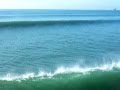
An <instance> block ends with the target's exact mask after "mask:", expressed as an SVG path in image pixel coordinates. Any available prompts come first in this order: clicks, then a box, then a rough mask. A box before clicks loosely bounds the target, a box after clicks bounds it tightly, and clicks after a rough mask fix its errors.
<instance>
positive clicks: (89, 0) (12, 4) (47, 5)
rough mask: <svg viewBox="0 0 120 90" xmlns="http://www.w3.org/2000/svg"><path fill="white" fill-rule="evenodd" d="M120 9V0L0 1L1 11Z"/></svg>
mask: <svg viewBox="0 0 120 90" xmlns="http://www.w3.org/2000/svg"><path fill="white" fill-rule="evenodd" d="M113 8H118V9H120V0H0V9H113Z"/></svg>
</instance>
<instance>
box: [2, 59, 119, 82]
mask: <svg viewBox="0 0 120 90" xmlns="http://www.w3.org/2000/svg"><path fill="white" fill-rule="evenodd" d="M114 69H116V70H119V69H120V61H118V62H112V63H108V64H103V65H99V66H93V67H80V66H79V65H74V66H71V67H64V66H63V67H59V68H57V69H56V70H55V71H54V72H46V71H40V72H39V73H37V74H36V73H34V72H31V73H25V74H22V75H15V74H12V73H8V74H7V75H4V76H1V77H0V80H6V81H13V80H18V81H19V80H26V79H29V78H41V79H45V78H54V77H55V76H57V75H62V74H63V75H64V74H71V73H74V74H80V75H84V74H88V73H93V72H96V71H102V72H103V71H112V70H114Z"/></svg>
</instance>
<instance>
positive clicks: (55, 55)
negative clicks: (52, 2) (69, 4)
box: [0, 9, 120, 90]
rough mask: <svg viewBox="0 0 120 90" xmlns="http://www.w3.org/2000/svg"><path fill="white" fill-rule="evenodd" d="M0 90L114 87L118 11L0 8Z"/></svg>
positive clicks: (119, 86)
mask: <svg viewBox="0 0 120 90" xmlns="http://www.w3.org/2000/svg"><path fill="white" fill-rule="evenodd" d="M0 90H120V11H119V10H99V11H97V10H39V9H38V10H0Z"/></svg>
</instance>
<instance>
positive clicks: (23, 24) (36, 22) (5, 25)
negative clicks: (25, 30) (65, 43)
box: [0, 20, 120, 27]
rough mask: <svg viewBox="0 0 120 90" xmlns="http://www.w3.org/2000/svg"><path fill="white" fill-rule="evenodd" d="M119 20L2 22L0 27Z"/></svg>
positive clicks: (112, 21) (94, 22) (111, 21)
mask: <svg viewBox="0 0 120 90" xmlns="http://www.w3.org/2000/svg"><path fill="white" fill-rule="evenodd" d="M115 22H120V20H48V21H4V22H0V27H18V26H19V27H21V26H22V27H24V26H35V25H56V24H96V23H115Z"/></svg>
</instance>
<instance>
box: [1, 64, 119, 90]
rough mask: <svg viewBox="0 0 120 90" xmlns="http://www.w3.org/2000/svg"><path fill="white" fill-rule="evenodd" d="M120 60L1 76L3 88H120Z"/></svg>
mask: <svg viewBox="0 0 120 90" xmlns="http://www.w3.org/2000/svg"><path fill="white" fill-rule="evenodd" d="M119 83H120V62H113V63H111V64H105V65H102V66H99V67H98V66H97V67H89V68H88V67H87V68H81V67H78V66H74V67H71V68H68V67H66V68H65V67H60V68H58V69H57V70H56V71H55V72H53V73H48V72H40V73H38V74H35V73H26V74H23V75H14V74H7V75H6V76H3V77H0V85H2V87H0V89H1V90H6V89H9V90H13V89H18V90H19V89H22V90H39V89H42V90H49V89H52V90H61V89H63V90H73V89H74V90H81V89H82V90H93V89H95V90H108V89H110V90H119V89H120V85H119Z"/></svg>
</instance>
